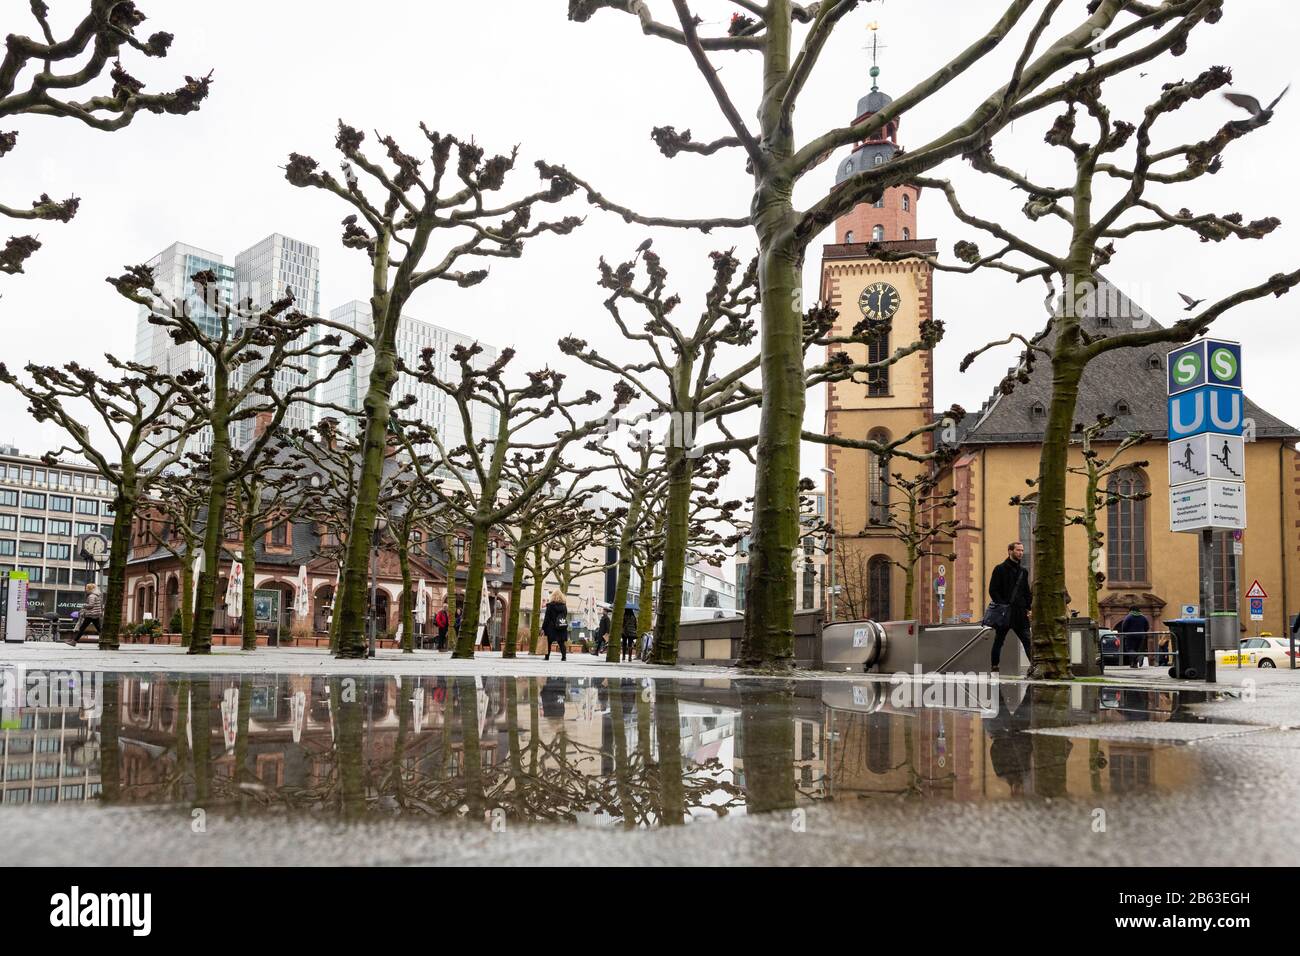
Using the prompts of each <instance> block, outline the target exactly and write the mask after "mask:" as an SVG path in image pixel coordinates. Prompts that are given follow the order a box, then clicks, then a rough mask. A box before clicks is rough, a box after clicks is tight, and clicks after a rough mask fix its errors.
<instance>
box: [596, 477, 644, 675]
mask: <svg viewBox="0 0 1300 956" xmlns="http://www.w3.org/2000/svg"><path fill="white" fill-rule="evenodd" d="M644 498H645V495H644V494H643V493H642V492H640V491H634V492H633V493H632V496H631V497H630V498H629V499H628V503H627V517H626V518H625V519H624V520H623V530H622V532H621V533H620V534H619V536H618V574H617V576H616V578H615V583H614V609H613V611H611V612H610V623H609V650H608V651H606V653H605V660H606V661H608V662H609V663H610V664H617V663H618V662H619V661H620V660H621V654H620V648H621V647H622V641H623V614H624V609H625V608H626V607H627V593H628V590H629V589H630V588H631V586H632V538H633V536H634V535H635V534H636V527H637V525H638V524H639V523H640V521H641V506H642V502H643V500H644ZM641 607H642V608H644V607H645V605H641ZM638 623H640V622H639V621H638Z"/></svg>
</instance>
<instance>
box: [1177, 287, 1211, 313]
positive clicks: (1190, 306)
mask: <svg viewBox="0 0 1300 956" xmlns="http://www.w3.org/2000/svg"><path fill="white" fill-rule="evenodd" d="M1178 295H1179V297H1180V298H1181V299H1182V300H1183V301H1184V302H1186V303H1187V308H1185V309H1183V311H1184V312H1190V311H1192V309H1194V308H1196V307H1197V306H1198V305H1200V304H1201V303H1202V302H1204V301H1205V300H1204V299H1193V298H1192V297H1191V296H1190V295H1188V294H1187V293H1185V292H1180V293H1178Z"/></svg>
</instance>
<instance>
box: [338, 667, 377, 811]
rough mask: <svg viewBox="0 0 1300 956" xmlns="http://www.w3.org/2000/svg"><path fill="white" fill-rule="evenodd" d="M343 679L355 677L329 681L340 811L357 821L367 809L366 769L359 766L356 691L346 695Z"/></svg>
mask: <svg viewBox="0 0 1300 956" xmlns="http://www.w3.org/2000/svg"><path fill="white" fill-rule="evenodd" d="M344 680H351V681H353V683H354V684H355V682H356V680H358V678H342V677H331V678H330V697H331V698H332V700H333V718H334V721H335V734H336V735H337V736H336V739H335V744H334V749H335V753H336V754H337V758H336V759H337V760H338V786H339V809H340V811H341V813H342V816H343V818H344V819H345V820H356V819H358V818H360V817H361V816H362V814H364V813H365V809H366V790H365V769H364V767H363V766H362V762H363V758H362V746H363V744H364V740H363V735H364V731H363V728H362V713H361V701H360V700H358V699H357V691H356V689H355V688H354V689H353V690H351V691H350V692H349V693H347V694H345V693H344V692H343V682H344ZM349 698H350V699H349ZM368 702H369V701H368V700H367V703H368Z"/></svg>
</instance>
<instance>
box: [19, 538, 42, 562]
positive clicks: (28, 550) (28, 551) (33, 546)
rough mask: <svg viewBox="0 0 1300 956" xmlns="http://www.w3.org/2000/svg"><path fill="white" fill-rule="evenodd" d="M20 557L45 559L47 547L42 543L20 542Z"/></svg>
mask: <svg viewBox="0 0 1300 956" xmlns="http://www.w3.org/2000/svg"><path fill="white" fill-rule="evenodd" d="M18 557H20V558H43V557H45V545H44V544H42V543H41V542H40V541H19V542H18Z"/></svg>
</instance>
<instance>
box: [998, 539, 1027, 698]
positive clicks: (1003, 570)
mask: <svg viewBox="0 0 1300 956" xmlns="http://www.w3.org/2000/svg"><path fill="white" fill-rule="evenodd" d="M1024 557H1025V546H1024V545H1023V544H1021V543H1020V542H1019V541H1012V542H1011V543H1010V544H1009V545H1007V559H1006V560H1005V561H1003V562H1002V563H1001V564H999V565H998V566H997V567H996V568H994V569H993V575H992V577H990V578H989V600H990V601H992V602H993V603H995V604H1005V605H1006V606H1007V607H1008V609H1009V611H1010V613H1009V614H1008V616H1007V617H1008V620H1009V622H1010V625H1009V626H1008V627H1004V628H999V629H998V630H997V631H996V632H995V633H994V637H993V653H992V655H991V657H990V660H989V670H991V671H992V672H993V673H995V674H996V673H997V672H998V662H999V661H1001V660H1002V642H1003V641H1005V640H1006V639H1007V631H1015V632H1016V637H1018V638H1020V646H1021V647H1023V648H1024V649H1025V659H1026V660H1031V659H1032V653H1031V652H1030V649H1029V607H1030V605H1031V604H1033V601H1034V596H1033V592H1032V591H1031V590H1030V588H1029V572H1028V571H1026V570H1025V566H1024V564H1023V563H1022V562H1023V560H1024Z"/></svg>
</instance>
